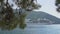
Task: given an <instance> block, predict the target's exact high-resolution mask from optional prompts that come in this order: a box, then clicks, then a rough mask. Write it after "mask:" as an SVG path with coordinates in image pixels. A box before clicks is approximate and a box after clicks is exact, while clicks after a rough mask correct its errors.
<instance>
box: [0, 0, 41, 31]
mask: <svg viewBox="0 0 60 34" xmlns="http://www.w3.org/2000/svg"><path fill="white" fill-rule="evenodd" d="M3 1H5V0H0V3H1V7H0V9H1V10H0V28H2V29H7V30H12V29H14V28H16V27H17V24H19V27H20V28H21V29H24V28H25V27H26V24H25V17H26V15H27V14H25V13H23V14H22V13H21V12H23V11H19V13H21V14H17V15H18V16H17V15H15V14H14V11H13V8H12V7H11V5H10V4H9V2H8V1H9V0H6V2H5V3H4V2H3ZM13 1H14V2H15V4H16V5H17V6H18V7H19V9H24V10H25V12H26V11H32V10H33V9H38V8H39V7H41V6H40V5H37V4H36V3H35V2H34V1H35V0H13ZM16 16H17V17H16Z"/></svg>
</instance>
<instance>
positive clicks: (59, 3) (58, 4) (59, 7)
mask: <svg viewBox="0 0 60 34" xmlns="http://www.w3.org/2000/svg"><path fill="white" fill-rule="evenodd" d="M55 5H56V6H57V9H56V10H57V11H58V12H60V0H56V2H55Z"/></svg>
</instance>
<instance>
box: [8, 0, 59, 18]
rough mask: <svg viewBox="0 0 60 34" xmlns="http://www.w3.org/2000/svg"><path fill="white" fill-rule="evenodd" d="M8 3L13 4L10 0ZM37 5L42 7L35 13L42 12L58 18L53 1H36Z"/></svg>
mask: <svg viewBox="0 0 60 34" xmlns="http://www.w3.org/2000/svg"><path fill="white" fill-rule="evenodd" d="M9 3H10V4H12V3H13V2H12V1H11V0H9ZM37 3H38V4H40V5H41V6H42V7H41V8H40V9H39V10H37V11H43V12H46V13H49V14H51V15H53V16H56V17H58V18H60V13H58V12H57V11H56V6H55V0H38V2H37ZM13 4H14V3H13ZM13 8H14V9H15V8H17V6H16V5H15V4H14V7H13Z"/></svg>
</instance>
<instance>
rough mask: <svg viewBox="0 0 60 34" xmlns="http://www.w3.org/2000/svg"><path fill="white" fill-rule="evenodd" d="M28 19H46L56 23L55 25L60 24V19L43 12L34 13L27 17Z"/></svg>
mask: <svg viewBox="0 0 60 34" xmlns="http://www.w3.org/2000/svg"><path fill="white" fill-rule="evenodd" d="M26 18H27V19H38V18H46V19H49V20H51V21H54V22H55V23H53V24H60V19H59V18H57V17H55V16H53V15H50V14H48V13H45V12H42V11H39V12H36V11H32V12H31V13H30V14H28V15H27V17H26Z"/></svg>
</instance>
